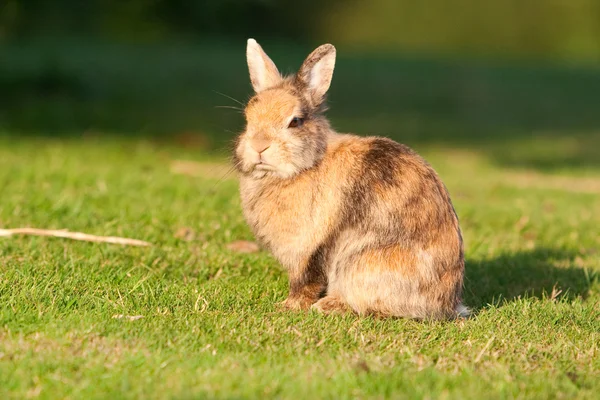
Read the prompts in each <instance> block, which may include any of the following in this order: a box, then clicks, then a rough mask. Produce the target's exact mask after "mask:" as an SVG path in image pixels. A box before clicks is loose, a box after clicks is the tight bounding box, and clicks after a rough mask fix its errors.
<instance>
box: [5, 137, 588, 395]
mask: <svg viewBox="0 0 600 400" xmlns="http://www.w3.org/2000/svg"><path fill="white" fill-rule="evenodd" d="M555 144H556V145H558V146H561V144H560V143H555ZM523 145H525V144H523ZM419 150H421V151H422V153H423V154H424V155H425V156H426V157H427V158H428V159H429V160H430V161H431V162H432V164H433V165H434V166H435V167H436V168H437V169H438V171H439V173H440V174H441V176H442V177H443V178H444V180H445V182H446V183H447V185H448V187H449V190H450V192H451V194H452V195H453V198H454V201H455V205H456V208H457V211H458V214H459V216H460V219H461V223H462V227H463V230H464V236H465V243H466V256H467V280H466V284H465V286H466V288H465V301H466V303H467V304H468V305H470V306H471V307H473V308H474V310H475V313H474V317H473V318H472V319H470V320H467V321H456V322H415V321H409V320H391V319H390V320H377V319H372V318H357V317H355V316H351V315H348V316H343V317H340V316H321V315H316V314H311V313H309V314H303V313H288V312H280V311H279V310H278V309H277V307H276V306H275V303H276V302H278V301H281V300H283V299H284V298H285V296H286V289H287V288H286V285H287V281H286V277H285V274H284V273H283V272H282V271H281V270H280V268H279V267H278V265H277V262H276V261H275V260H274V259H273V258H272V257H271V256H269V254H267V253H263V252H260V253H254V254H242V253H236V252H232V251H230V250H227V248H226V244H227V243H229V242H231V241H234V240H240V239H242V240H243V239H246V240H251V239H252V236H251V234H250V232H249V230H248V228H247V227H246V226H245V224H244V221H243V219H242V216H241V211H240V204H239V200H238V197H237V187H236V181H235V179H234V177H233V176H231V175H230V176H228V177H226V178H225V179H221V176H222V171H223V168H222V167H219V162H218V160H215V159H212V158H208V156H206V155H202V153H201V152H198V153H196V154H193V153H191V152H190V151H189V150H186V149H180V148H177V147H173V146H165V145H163V144H158V143H155V142H151V141H147V142H143V141H135V140H116V139H114V138H113V139H110V138H109V139H102V140H99V139H98V140H97V139H88V140H83V139H78V140H74V139H63V140H60V141H59V140H51V139H19V138H14V137H12V138H11V137H10V136H9V137H5V138H4V139H2V140H1V141H0V187H1V188H2V189H1V193H2V201H1V202H0V226H2V227H7V228H8V227H20V226H34V227H43V228H57V229H60V228H68V229H70V230H78V231H84V232H88V233H94V234H103V235H123V236H127V237H133V238H139V239H144V240H148V241H150V242H152V243H154V246H152V247H151V248H137V247H121V246H115V245H108V244H92V243H82V242H73V241H68V240H63V239H53V238H39V237H12V238H3V239H0V397H1V398H7V397H8V398H11V397H12V398H25V397H37V396H39V397H41V398H63V397H69V398H95V397H97V398H121V397H123V398H164V397H173V398H194V397H196V398H205V397H210V398H252V397H254V398H257V397H262V396H268V397H277V398H316V397H319V398H357V397H358V398H366V397H375V398H385V397H393V398H413V397H426V398H442V397H461V398H481V396H482V394H483V393H485V394H486V397H493V398H531V397H537V398H573V397H579V398H595V396H596V395H597V393H598V390H600V372H599V371H600V353H599V352H600V349H599V343H600V301H599V300H600V282H599V280H598V276H599V275H598V272H599V271H600V261H599V257H598V247H599V245H600V238H599V236H598V229H597V227H598V226H599V225H600V202H598V194H599V193H600V172H598V171H596V172H594V170H593V169H591V170H587V171H586V172H585V173H581V172H578V171H573V172H571V173H570V174H569V173H566V172H565V173H560V174H546V173H539V172H535V171H533V170H527V169H510V170H509V169H506V168H499V167H498V166H496V165H495V164H494V162H493V161H490V159H488V158H486V157H485V156H482V155H481V154H479V153H478V152H477V151H475V150H465V149H458V148H450V147H436V146H421V147H420V148H419ZM173 160H196V161H200V162H206V163H207V164H206V166H205V167H201V168H199V169H198V171H197V173H198V174H197V175H195V176H190V175H185V174H174V173H173V172H171V170H170V165H171V162H172V161H173ZM184 227H185V228H189V229H191V231H193V234H190V233H189V232H188V235H187V236H186V237H185V238H181V237H180V235H178V231H180V229H181V228H184ZM553 287H556V290H555V291H554V295H552V291H553ZM559 290H562V292H558V291H559ZM557 293H558V295H557ZM116 315H126V316H137V315H143V318H141V319H137V320H134V321H130V320H127V319H123V318H121V319H118V318H115V316H116ZM594 393H596V395H594Z"/></svg>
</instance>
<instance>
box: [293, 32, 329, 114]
mask: <svg viewBox="0 0 600 400" xmlns="http://www.w3.org/2000/svg"><path fill="white" fill-rule="evenodd" d="M334 67H335V47H333V45H331V44H324V45H321V46H319V47H317V48H316V49H315V51H313V52H312V53H310V55H309V56H308V57H306V60H304V63H303V64H302V67H300V71H298V75H297V76H296V79H297V80H298V81H299V83H300V84H301V87H302V88H303V90H304V91H305V92H307V94H308V95H309V97H310V99H311V101H312V103H313V105H314V106H317V107H318V106H319V105H321V103H323V101H324V100H325V93H327V90H328V89H329V85H330V84H331V78H332V77H333V68H334Z"/></svg>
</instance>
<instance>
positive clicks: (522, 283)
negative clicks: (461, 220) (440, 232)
mask: <svg viewBox="0 0 600 400" xmlns="http://www.w3.org/2000/svg"><path fill="white" fill-rule="evenodd" d="M577 259H578V255H577V253H575V252H572V251H567V250H557V249H547V248H539V249H535V250H531V251H521V252H517V253H512V254H504V255H501V256H499V257H497V258H493V259H487V260H481V261H469V260H467V263H466V267H465V269H466V278H465V291H464V298H465V303H466V304H468V305H469V306H470V307H473V308H474V309H478V308H481V307H483V306H485V305H486V304H493V303H497V302H498V301H511V300H514V299H517V298H519V297H526V296H527V297H537V298H542V297H544V296H547V297H549V296H551V294H552V292H553V289H555V290H557V291H558V290H561V291H562V292H560V295H559V296H560V297H561V298H564V297H565V296H566V297H567V298H570V299H574V298H578V297H579V298H584V299H585V298H586V297H587V296H588V294H589V289H590V286H591V284H592V282H593V281H594V279H596V275H597V274H596V273H594V272H593V271H589V270H587V271H586V270H585V269H584V268H582V267H578V266H577V264H578V262H577Z"/></svg>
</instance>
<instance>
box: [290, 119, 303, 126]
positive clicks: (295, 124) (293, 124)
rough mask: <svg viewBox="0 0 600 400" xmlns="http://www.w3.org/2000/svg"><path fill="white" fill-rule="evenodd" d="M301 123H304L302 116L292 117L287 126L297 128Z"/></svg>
mask: <svg viewBox="0 0 600 400" xmlns="http://www.w3.org/2000/svg"><path fill="white" fill-rule="evenodd" d="M303 123H304V118H300V117H294V118H292V120H291V121H290V125H289V126H288V128H297V127H299V126H302V124H303Z"/></svg>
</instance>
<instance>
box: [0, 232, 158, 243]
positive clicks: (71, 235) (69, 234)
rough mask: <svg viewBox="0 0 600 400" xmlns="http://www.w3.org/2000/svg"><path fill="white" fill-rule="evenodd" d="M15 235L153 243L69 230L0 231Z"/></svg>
mask: <svg viewBox="0 0 600 400" xmlns="http://www.w3.org/2000/svg"><path fill="white" fill-rule="evenodd" d="M13 235H31V236H51V237H60V238H65V239H73V240H81V241H84V242H99V243H113V244H122V245H128V246H151V243H148V242H144V241H143V240H137V239H129V238H123V237H118V236H96V235H90V234H87V233H81V232H69V231H67V230H54V229H37V228H15V229H0V236H4V237H8V236H13Z"/></svg>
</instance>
